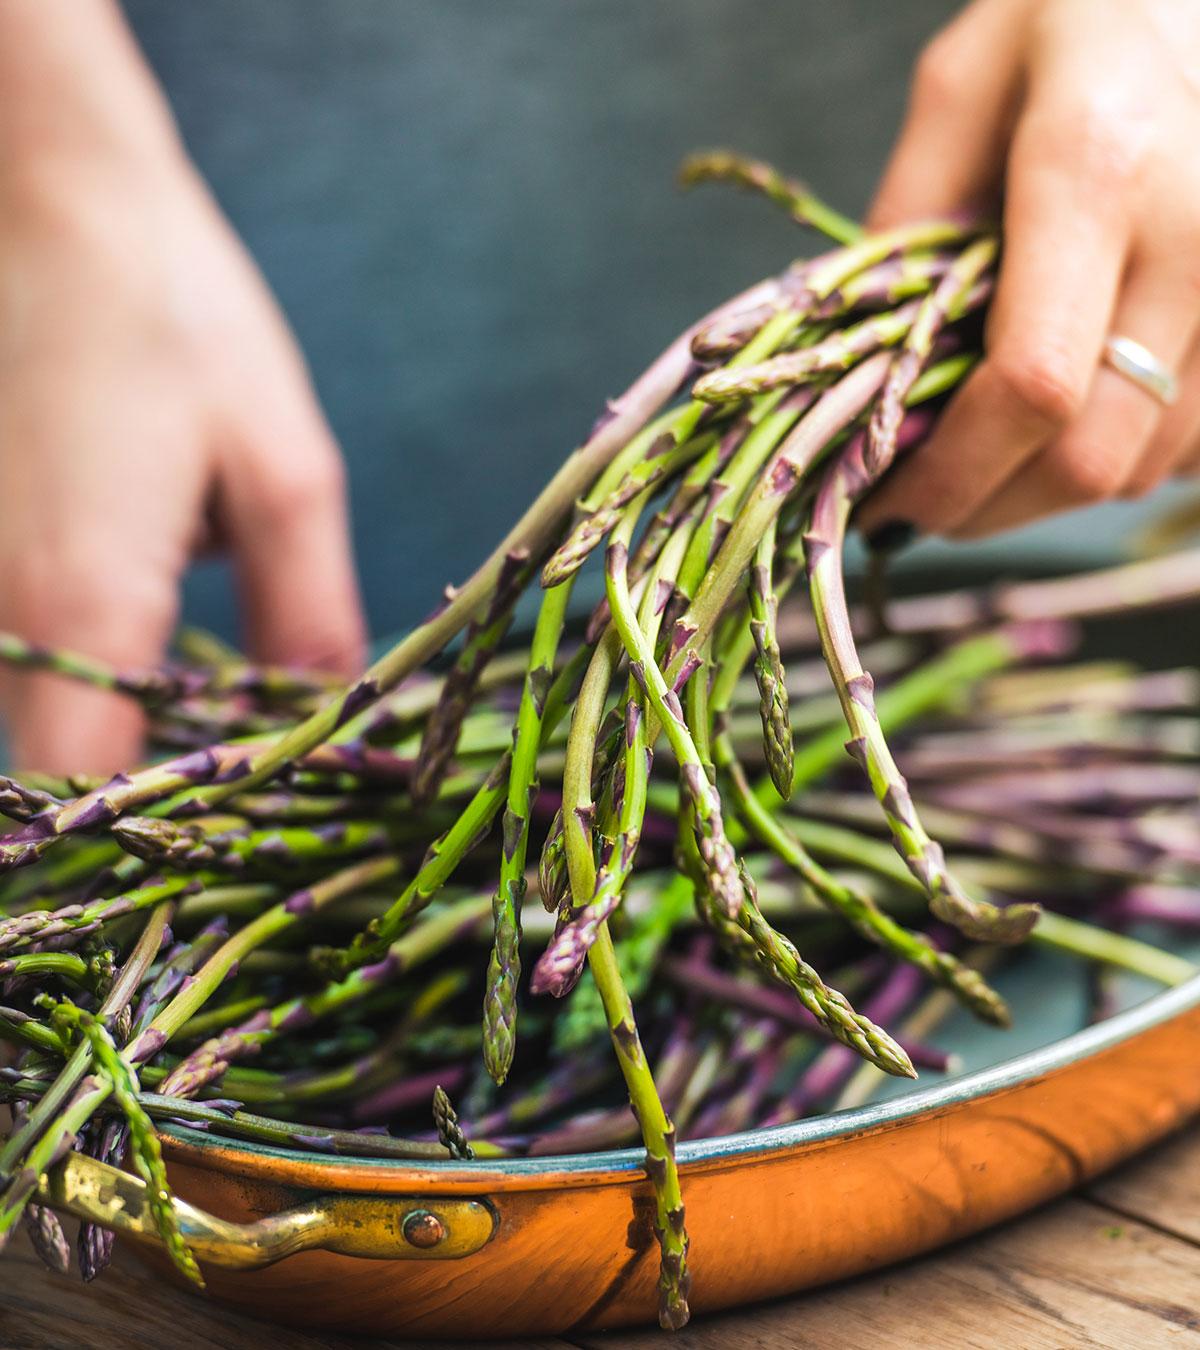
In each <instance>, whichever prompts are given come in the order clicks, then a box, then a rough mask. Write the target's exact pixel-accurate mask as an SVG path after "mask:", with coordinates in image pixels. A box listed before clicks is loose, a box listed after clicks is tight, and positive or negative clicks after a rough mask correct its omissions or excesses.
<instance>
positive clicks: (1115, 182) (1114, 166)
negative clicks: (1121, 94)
mask: <svg viewBox="0 0 1200 1350" xmlns="http://www.w3.org/2000/svg"><path fill="white" fill-rule="evenodd" d="M1152 127H1153V117H1152V115H1151V114H1150V112H1149V110H1148V109H1145V108H1143V107H1142V106H1141V104H1140V103H1137V102H1134V101H1131V100H1129V99H1127V98H1118V97H1116V96H1115V95H1114V94H1113V93H1112V92H1111V91H1110V90H1109V89H1106V88H1104V87H1100V88H1098V89H1096V90H1095V91H1094V92H1093V93H1092V94H1091V95H1090V96H1088V97H1086V98H1083V99H1080V100H1079V101H1078V102H1076V103H1075V105H1074V106H1073V107H1071V108H1070V109H1068V110H1067V111H1065V112H1062V113H1060V114H1058V116H1057V117H1056V119H1055V120H1054V122H1053V123H1052V124H1049V125H1046V124H1043V125H1042V126H1041V127H1040V128H1039V132H1040V134H1041V136H1042V138H1043V143H1044V146H1045V148H1046V150H1047V152H1048V153H1049V154H1050V155H1051V157H1053V158H1054V159H1056V160H1058V161H1059V162H1061V163H1063V164H1064V165H1068V166H1069V167H1070V170H1071V172H1072V174H1073V175H1074V176H1075V177H1076V178H1079V179H1082V180H1083V181H1085V182H1089V183H1096V184H1101V185H1103V188H1104V191H1105V193H1106V194H1108V195H1109V199H1110V200H1117V199H1119V194H1120V193H1121V191H1122V190H1123V189H1125V188H1127V187H1128V186H1129V185H1130V184H1131V183H1132V182H1133V181H1134V180H1135V179H1136V178H1137V176H1138V174H1139V172H1140V171H1141V168H1142V165H1143V163H1144V162H1145V160H1146V157H1147V154H1148V152H1149V148H1150V145H1151V143H1152V135H1151V132H1152Z"/></svg>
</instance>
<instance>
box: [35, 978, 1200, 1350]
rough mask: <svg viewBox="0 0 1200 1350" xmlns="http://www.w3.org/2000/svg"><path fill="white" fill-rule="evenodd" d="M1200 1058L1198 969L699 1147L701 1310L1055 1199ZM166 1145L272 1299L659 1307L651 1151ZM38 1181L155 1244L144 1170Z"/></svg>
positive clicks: (221, 1233)
mask: <svg viewBox="0 0 1200 1350" xmlns="http://www.w3.org/2000/svg"><path fill="white" fill-rule="evenodd" d="M1197 1063H1200V976H1198V977H1196V978H1194V979H1192V980H1189V981H1188V982H1187V983H1186V984H1184V985H1181V986H1179V987H1178V988H1176V989H1173V990H1171V991H1169V992H1167V993H1163V994H1159V995H1157V996H1155V997H1153V998H1151V999H1149V1000H1147V1001H1146V1002H1145V1003H1143V1004H1141V1005H1139V1006H1138V1007H1136V1008H1132V1009H1130V1010H1129V1011H1127V1012H1124V1013H1121V1014H1119V1015H1118V1016H1116V1017H1114V1018H1112V1019H1110V1020H1109V1021H1106V1022H1104V1023H1102V1024H1100V1025H1098V1026H1094V1027H1091V1028H1089V1029H1087V1030H1085V1031H1081V1032H1078V1033H1076V1034H1074V1035H1071V1036H1068V1037H1066V1038H1064V1039H1062V1040H1060V1041H1057V1042H1055V1043H1054V1044H1053V1045H1051V1046H1049V1047H1047V1048H1045V1049H1042V1050H1037V1051H1034V1052H1032V1053H1030V1054H1025V1055H1022V1056H1020V1057H1019V1058H1016V1059H1012V1060H1009V1061H1008V1062H1007V1063H1004V1064H1001V1065H998V1066H996V1067H994V1068H990V1069H985V1070H983V1071H981V1072H978V1073H973V1074H970V1075H967V1076H965V1077H962V1078H959V1079H957V1080H955V1081H952V1082H949V1083H945V1084H943V1085H940V1086H937V1087H932V1088H928V1089H924V1090H920V1091H915V1092H912V1093H909V1094H907V1095H905V1096H902V1097H897V1098H893V1099H892V1100H890V1101H886V1102H883V1103H880V1104H878V1105H872V1106H866V1107H863V1108H861V1109H857V1110H853V1111H843V1112H839V1113H836V1114H834V1115H830V1116H825V1117H822V1118H819V1119H813V1120H805V1121H800V1122H798V1123H796V1124H792V1125H787V1126H783V1127H781V1128H778V1129H770V1130H756V1131H750V1132H748V1133H745V1134H739V1135H733V1136H729V1137H727V1138H721V1139H706V1140H697V1141H694V1142H687V1143H683V1144H681V1145H680V1148H679V1158H680V1163H681V1171H682V1173H683V1181H684V1195H685V1199H686V1202H687V1219H688V1229H689V1231H690V1233H691V1235H692V1255H693V1268H694V1270H695V1284H694V1287H693V1291H692V1299H691V1302H692V1307H693V1309H694V1310H695V1311H696V1312H699V1313H704V1312H711V1311H714V1310H715V1309H718V1308H728V1307H730V1306H732V1305H735V1304H739V1303H746V1302H750V1301H752V1300H755V1299H763V1298H770V1297H772V1296H775V1295H780V1294H786V1293H791V1292H794V1291H796V1290H800V1289H806V1288H812V1287H813V1286H816V1285H821V1284H825V1283H827V1282H829V1281H832V1280H837V1279H841V1278H843V1277H845V1276H848V1275H855V1274H859V1273H861V1272H864V1271H869V1270H874V1269H877V1268H879V1267H881V1266H886V1265H887V1264H889V1263H890V1262H894V1261H899V1260H901V1259H902V1258H905V1257H909V1256H914V1255H916V1254H918V1253H921V1252H927V1251H930V1250H932V1249H933V1248H936V1247H939V1246H941V1245H942V1244H944V1243H947V1242H951V1241H954V1240H955V1239H957V1238H961V1237H965V1236H967V1235H968V1234H970V1233H974V1232H977V1231H978V1230H979V1229H981V1228H986V1227H987V1226H988V1225H989V1224H994V1223H998V1222H1000V1221H1001V1220H1003V1219H1007V1218H1010V1217H1012V1216H1013V1215H1016V1214H1019V1213H1021V1212H1022V1211H1023V1210H1027V1209H1029V1208H1030V1207H1031V1206H1034V1205H1038V1204H1041V1203H1042V1202H1044V1201H1046V1200H1049V1199H1050V1198H1052V1197H1053V1196H1056V1195H1059V1194H1061V1193H1062V1192H1064V1191H1066V1190H1069V1189H1070V1188H1071V1187H1074V1186H1078V1185H1079V1184H1080V1183H1081V1182H1084V1181H1086V1180H1087V1179H1088V1178H1090V1177H1093V1176H1095V1175H1096V1174H1097V1173H1099V1172H1102V1171H1104V1169H1105V1168H1108V1167H1111V1166H1113V1165H1114V1164H1115V1163H1118V1162H1120V1161H1121V1160H1122V1159H1124V1158H1127V1157H1129V1156H1130V1155H1131V1154H1133V1153H1135V1152H1137V1151H1138V1150H1139V1149H1142V1148H1145V1147H1146V1146H1147V1145H1148V1144H1150V1143H1152V1142H1153V1141H1154V1140H1156V1139H1158V1138H1160V1137H1161V1136H1163V1135H1165V1134H1167V1133H1168V1132H1169V1131H1171V1130H1173V1129H1175V1128H1176V1127H1177V1126H1178V1125H1180V1124H1182V1123H1183V1122H1184V1121H1185V1120H1186V1119H1187V1118H1188V1117H1190V1116H1191V1115H1193V1114H1194V1113H1196V1112H1197V1111H1200V1075H1198V1074H1197V1073H1196V1072H1195V1069H1194V1066H1195V1065H1196V1064H1197ZM165 1142H166V1146H167V1152H168V1156H169V1158H170V1163H171V1174H172V1178H173V1181H174V1184H175V1186H176V1187H177V1189H178V1193H179V1195H180V1196H181V1197H182V1200H181V1203H180V1208H181V1210H182V1211H183V1222H184V1227H185V1229H186V1231H187V1233H188V1235H189V1239H190V1240H191V1241H192V1242H193V1243H194V1246H195V1249H196V1251H197V1254H198V1255H199V1256H200V1258H201V1263H202V1265H203V1267H204V1271H205V1275H206V1277H207V1280H208V1286H209V1289H210V1291H211V1293H212V1295H213V1296H214V1297H216V1298H218V1299H221V1300H223V1301H225V1302H228V1303H232V1304H235V1305H237V1306H238V1307H241V1308H244V1309H246V1310H248V1311H251V1312H253V1313H254V1314H256V1315H258V1316H261V1317H267V1318H273V1319H275V1320H278V1321H281V1322H291V1323H295V1324H298V1325H303V1326H305V1327H336V1328H339V1329H341V1330H345V1331H355V1332H367V1333H372V1334H374V1335H377V1336H405V1335H407V1336H423V1337H431V1336H433V1337H437V1336H444V1337H464V1338H468V1339H470V1340H472V1341H478V1340H482V1339H485V1338H487V1337H493V1336H497V1337H498V1336H528V1335H537V1334H548V1333H554V1332H565V1331H568V1330H572V1329H575V1330H578V1329H582V1328H588V1329H594V1328H602V1327H616V1326H626V1325H631V1324H636V1323H649V1322H652V1321H653V1320H654V1318H655V1315H656V1293H655V1279H656V1266H657V1261H656V1250H655V1243H654V1237H653V1233H652V1230H651V1219H652V1201H651V1195H650V1191H649V1188H648V1186H647V1183H646V1181H645V1179H644V1176H643V1173H642V1168H641V1161H642V1159H641V1153H640V1152H639V1151H636V1150H632V1149H631V1150H624V1151H620V1152H608V1153H594V1154H587V1155H581V1156H575V1157H567V1158H536V1159H512V1160H505V1161H499V1162H495V1161H486V1162H484V1161H480V1162H474V1163H462V1162H445V1163H434V1164H428V1163H422V1164H420V1165H413V1164H409V1163H397V1162H394V1161H382V1160H378V1159H353V1158H344V1157H329V1156H327V1155H321V1154H315V1153H303V1152H298V1151H287V1150H283V1149H274V1148H269V1147H261V1146H254V1145H242V1144H239V1145H231V1144H229V1143H226V1142H221V1141H217V1140H214V1139H210V1138H207V1137H205V1136H204V1135H203V1134H200V1133H198V1132H195V1131H191V1130H187V1129H184V1128H177V1129H175V1128H173V1129H170V1130H168V1131H167V1134H166V1141H165ZM42 1197H43V1199H45V1200H47V1201H48V1202H50V1203H52V1204H54V1205H55V1206H56V1207H57V1208H59V1209H63V1210H68V1211H70V1212H72V1213H74V1214H76V1215H79V1216H81V1217H92V1218H95V1217H98V1216H100V1215H101V1214H103V1215H106V1216H107V1218H106V1221H107V1222H109V1223H110V1226H114V1227H116V1228H117V1229H118V1231H119V1232H121V1233H123V1234H125V1235H126V1236H129V1237H132V1238H135V1239H138V1240H141V1241H144V1242H146V1243H147V1244H151V1245H150V1246H148V1247H147V1252H148V1254H149V1253H150V1252H151V1251H152V1244H153V1241H154V1239H153V1225H152V1223H151V1221H150V1220H149V1217H148V1212H147V1208H146V1204H145V1194H144V1188H143V1187H142V1186H141V1183H140V1182H137V1181H136V1180H134V1179H133V1178H130V1177H127V1176H125V1175H124V1174H122V1173H119V1172H116V1171H115V1170H114V1169H112V1168H107V1167H105V1166H104V1165H103V1164H100V1163H97V1162H95V1161H93V1160H90V1159H87V1158H84V1157H82V1156H80V1155H78V1154H73V1155H71V1156H70V1157H69V1158H68V1159H67V1160H66V1161H65V1162H64V1163H63V1164H61V1165H60V1166H59V1167H58V1168H57V1169H56V1170H55V1171H54V1172H53V1173H52V1174H51V1175H49V1176H48V1177H47V1178H46V1179H45V1181H44V1184H43V1187H42ZM114 1197H116V1198H118V1199H119V1200H120V1202H121V1203H120V1206H119V1207H118V1209H117V1212H116V1216H115V1218H114V1217H113V1207H112V1203H111V1202H112V1200H113V1198H114ZM193 1206H195V1207H196V1208H193ZM200 1207H202V1208H200ZM154 1259H155V1260H156V1261H161V1258H160V1257H157V1256H156V1257H155V1258H154Z"/></svg>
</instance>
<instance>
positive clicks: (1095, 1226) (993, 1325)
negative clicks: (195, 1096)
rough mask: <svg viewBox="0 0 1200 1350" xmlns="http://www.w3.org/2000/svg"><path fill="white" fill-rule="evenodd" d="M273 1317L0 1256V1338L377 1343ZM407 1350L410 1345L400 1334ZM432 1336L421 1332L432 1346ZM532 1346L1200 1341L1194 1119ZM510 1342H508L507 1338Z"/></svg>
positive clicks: (77, 1344)
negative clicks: (1127, 1159)
mask: <svg viewBox="0 0 1200 1350" xmlns="http://www.w3.org/2000/svg"><path fill="white" fill-rule="evenodd" d="M392 1344H394V1343H393V1342H383V1341H373V1340H355V1339H346V1338H343V1337H337V1336H322V1335H308V1334H305V1333H304V1332H302V1331H293V1330H290V1329H284V1330H280V1329H279V1328H276V1327H270V1326H267V1325H265V1324H264V1323H262V1322H256V1321H254V1320H252V1319H251V1318H247V1317H240V1316H237V1315H236V1314H234V1313H231V1312H227V1311H225V1310H224V1309H222V1308H218V1307H216V1306H214V1305H212V1304H208V1303H205V1302H203V1301H201V1300H200V1299H198V1298H194V1297H192V1296H190V1295H187V1294H183V1293H177V1292H175V1291H174V1290H171V1289H168V1288H166V1287H164V1286H161V1285H156V1284H151V1283H149V1281H148V1280H147V1279H146V1278H145V1276H144V1275H143V1273H142V1271H141V1269H140V1268H139V1267H138V1265H137V1264H136V1262H135V1261H133V1260H132V1259H130V1258H128V1257H124V1258H119V1260H118V1262H117V1264H116V1266H115V1268H114V1269H113V1270H111V1271H110V1272H109V1273H108V1274H107V1275H106V1276H105V1277H104V1278H103V1279H102V1280H100V1281H98V1282H97V1283H96V1284H94V1285H91V1286H87V1287H85V1286H83V1285H80V1284H78V1283H77V1282H74V1281H71V1280H67V1279H63V1278H62V1277H59V1276H56V1275H53V1274H51V1273H50V1272H49V1271H47V1270H45V1269H44V1268H43V1267H41V1266H40V1265H39V1264H38V1263H37V1261H36V1260H35V1258H34V1257H33V1255H32V1253H31V1252H30V1251H29V1248H28V1247H27V1246H26V1245H24V1243H23V1241H22V1242H21V1243H19V1244H17V1245H16V1248H15V1250H14V1251H11V1252H9V1253H6V1254H5V1256H4V1258H3V1259H2V1261H0V1348H2V1350H67V1347H70V1348H71V1350H80V1348H82V1350H164V1347H166V1348H167V1350H273V1348H274V1347H279V1348H280V1350H282V1348H284V1347H286V1350H386V1347H387V1346H390V1345H392ZM405 1344H407V1346H408V1347H410V1350H411V1348H412V1347H413V1346H415V1345H416V1344H417V1343H415V1342H407V1343H405ZM433 1344H434V1343H432V1342H421V1343H420V1346H421V1347H423V1348H424V1350H433ZM525 1344H526V1345H527V1346H528V1347H530V1350H577V1348H578V1347H586V1348H587V1350H619V1348H620V1347H629V1350H654V1348H655V1347H662V1346H663V1345H670V1344H674V1345H677V1346H680V1347H688V1348H689V1350H784V1347H793V1346H798V1345H820V1346H822V1347H825V1350H877V1347H881V1346H886V1347H888V1350H903V1347H907V1346H912V1347H918V1346H919V1347H930V1348H931V1350H938V1348H939V1347H943V1346H953V1347H955V1350H970V1348H972V1347H979V1350H1009V1348H1010V1347H1011V1348H1012V1350H1062V1348H1063V1347H1071V1348H1072V1350H1074V1347H1089V1346H1105V1347H1113V1348H1114V1350H1130V1348H1131V1347H1137V1350H1153V1347H1156V1346H1172V1347H1185V1346H1192V1345H1195V1346H1200V1127H1195V1126H1194V1127H1192V1128H1191V1129H1190V1130H1188V1131H1187V1132H1186V1133H1185V1134H1183V1135H1181V1136H1179V1137H1178V1138H1176V1139H1174V1140H1172V1141H1170V1142H1169V1143H1167V1144H1164V1145H1162V1146H1161V1147H1160V1148H1158V1149H1157V1150H1156V1151H1155V1152H1153V1153H1151V1154H1149V1155H1147V1156H1146V1157H1145V1158H1143V1159H1141V1160H1140V1161H1137V1162H1135V1163H1132V1164H1130V1165H1129V1166H1128V1167H1126V1168H1125V1169H1124V1170H1122V1171H1120V1172H1117V1173H1114V1174H1113V1175H1112V1176H1110V1177H1106V1178H1104V1179H1103V1180H1101V1181H1099V1182H1097V1183H1096V1184H1095V1185H1093V1186H1091V1187H1090V1188H1088V1189H1087V1190H1086V1191H1084V1192H1083V1193H1081V1194H1079V1195H1076V1196H1073V1197H1071V1198H1070V1199H1067V1200H1062V1201H1059V1202H1058V1203H1057V1204H1054V1205H1051V1206H1049V1207H1048V1208H1046V1209H1044V1210H1042V1211H1040V1212H1038V1213H1036V1214H1034V1215H1032V1216H1030V1217H1028V1218H1025V1219H1022V1220H1018V1221H1016V1222H1014V1223H1011V1224H1007V1225H1005V1226H1004V1227H1003V1228H999V1229H996V1230H994V1231H993V1232H991V1233H988V1234H985V1235H984V1236H982V1237H979V1238H976V1239H974V1240H973V1241H970V1242H965V1243H962V1244H961V1245H959V1246H958V1247H954V1248H952V1249H949V1250H947V1251H945V1252H942V1253H939V1254H935V1255H933V1256H929V1257H926V1258H924V1259H923V1260H920V1261H914V1262H912V1263H911V1264H910V1265H907V1266H902V1267H897V1268H895V1269H892V1270H887V1271H884V1272H883V1273H881V1274H879V1275H875V1276H871V1277H864V1278H861V1279H858V1280H854V1281H852V1282H851V1283H848V1284H844V1285H841V1286H839V1287H837V1288H834V1289H831V1290H828V1291H825V1292H822V1293H818V1294H811V1295H809V1296H807V1297H803V1298H795V1299H788V1300H786V1301H783V1302H780V1303H774V1304H770V1305H766V1306H760V1307H757V1308H753V1309H750V1310H745V1311H742V1312H739V1313H736V1314H724V1315H721V1316H716V1317H708V1318H699V1319H697V1321H696V1322H695V1323H694V1324H693V1325H692V1326H691V1327H689V1328H688V1329H687V1330H686V1331H685V1332H683V1333H681V1334H680V1335H679V1336H678V1337H676V1338H675V1339H674V1340H673V1341H669V1340H667V1339H665V1338H664V1337H663V1336H662V1335H661V1334H660V1333H654V1332H612V1333H609V1334H607V1335H591V1334H580V1335H572V1336H568V1337H565V1338H560V1337H549V1338H546V1339H544V1340H540V1341H536V1342H526V1343H525ZM508 1350H513V1344H512V1343H510V1344H509V1346H508Z"/></svg>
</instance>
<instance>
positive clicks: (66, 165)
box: [0, 10, 363, 771]
mask: <svg viewBox="0 0 1200 1350" xmlns="http://www.w3.org/2000/svg"><path fill="white" fill-rule="evenodd" d="M75 13H76V14H79V13H81V11H79V10H77V11H75ZM0 116H2V114H0ZM26 130H28V124H26V126H25V128H23V130H22V135H23V134H24V131H26ZM14 141H15V143H16V144H17V152H16V153H13V154H11V155H9V156H7V157H6V163H5V168H4V171H3V173H2V174H0V577H2V578H3V584H0V627H2V628H6V629H11V630H13V631H15V632H17V633H19V634H20V635H21V636H23V637H27V638H30V639H32V640H33V641H35V642H40V643H46V644H50V645H62V646H68V647H71V648H73V649H75V650H78V651H81V652H84V653H87V654H90V655H93V656H97V657H101V658H105V659H108V660H110V661H113V662H114V663H117V664H121V665H140V664H145V663H151V662H154V661H156V660H157V659H158V658H160V657H161V655H162V653H163V650H164V647H165V644H166V643H167V641H168V639H169V637H170V634H171V631H172V628H173V627H174V625H175V622H176V619H177V614H178V585H179V581H180V578H181V576H182V574H183V572H184V569H185V568H186V566H187V564H188V561H189V559H190V558H191V557H192V556H193V555H194V554H195V553H197V552H198V551H199V550H202V549H211V548H213V547H227V548H228V549H229V550H230V552H231V554H232V557H233V561H234V565H235V571H236V575H237V580H238V586H239V592H240V597H241V602H242V607H243V611H244V619H245V625H246V630H247V638H248V642H249V645H250V646H251V649H252V651H253V653H254V654H255V655H256V656H258V657H261V658H263V659H268V660H272V661H278V662H285V663H294V664H309V663H321V664H324V665H327V666H334V667H338V668H344V669H346V670H347V671H349V670H350V669H351V668H353V667H354V666H356V665H357V664H358V663H359V660H360V654H361V651H362V647H363V624H362V618H361V614H360V609H359V600H358V593H357V586H356V581H355V577H354V571H353V563H352V559H351V553H350V547H349V542H348V528H347V515H346V507H345V492H344V485H343V477H342V467H341V462H340V458H339V455H338V452H337V448H336V446H335V443H334V441H333V438H332V435H331V433H330V431H329V429H328V427H327V425H326V423H325V421H324V419H323V417H322V415H321V412H320V409H319V407H318V405H317V402H316V399H315V397H314V394H313V392H312V389H311V387H310V385H309V381H308V378H307V375H306V373H305V369H304V365H303V361H302V359H301V357H300V355H299V352H298V351H297V349H296V346H295V344H294V342H293V340H292V338H291V336H290V334H289V332H288V329H287V325H286V323H285V321H284V319H283V317H282V315H281V314H280V312H279V311H278V309H277V307H276V305H275V303H274V301H273V300H272V298H271V296H270V295H269V293H268V291H267V288H266V286H265V284H264V283H263V281H262V279H261V277H260V276H259V274H258V272H257V271H256V269H255V267H254V266H253V264H252V262H251V261H250V259H249V257H248V256H247V255H246V253H245V252H244V250H243V249H242V247H241V245H240V244H239V242H238V241H237V240H236V238H235V237H234V235H233V233H232V231H231V230H230V228H229V226H228V225H227V224H226V222H225V221H224V219H223V218H222V216H221V214H220V212H219V211H218V209H217V207H216V205H215V203H214V202H213V201H212V199H211V198H210V196H209V195H208V193H207V191H206V189H205V188H204V186H203V184H202V183H201V182H200V181H199V178H198V176H197V175H196V174H195V172H194V171H193V169H192V168H191V166H190V165H189V164H188V163H187V161H186V158H185V156H184V155H183V153H182V151H181V150H180V149H179V147H178V144H177V142H175V141H174V138H173V137H172V136H166V135H164V136H161V137H156V138H150V139H147V138H145V137H142V138H140V139H139V138H134V137H131V138H129V141H128V142H126V141H125V139H124V138H123V137H122V135H121V134H120V133H119V132H117V133H116V134H113V135H112V136H110V137H109V138H107V139H106V141H105V142H104V144H102V145H97V144H96V143H95V142H94V140H92V139H91V138H90V137H89V138H88V143H87V144H86V146H82V145H80V144H78V143H77V142H76V141H75V139H73V137H72V136H69V135H60V134H59V130H58V129H56V128H52V129H51V130H50V131H49V132H48V133H46V132H45V131H44V130H39V134H38V135H37V136H36V137H34V141H35V144H34V145H29V144H28V143H27V142H25V141H23V140H22V136H21V135H17V136H16V137H15V138H14ZM11 144H12V142H10V146H11ZM6 148H10V147H6ZM26 151H28V153H25V152H26ZM0 701H2V706H3V711H4V713H5V714H6V721H7V724H8V727H9V730H10V740H11V751H12V756H13V759H14V760H15V762H16V763H17V764H18V765H24V766H30V767H37V768H42V769H47V770H52V771H66V770H92V771H105V770H111V769H115V768H118V767H126V766H128V765H129V764H130V763H132V762H133V761H134V760H135V759H136V758H137V754H138V749H139V744H140V735H141V721H140V717H139V715H138V713H137V710H136V709H132V708H130V707H129V706H128V705H127V704H125V703H124V702H120V703H118V701H117V700H116V699H115V698H113V697H112V696H110V695H107V694H104V693H99V692H97V691H95V690H91V689H84V688H79V687H76V686H74V685H71V684H68V683H67V682H65V681H63V680H62V679H60V678H59V677H57V676H53V675H36V676H27V675H22V676H16V675H10V676H6V677H5V679H4V681H3V683H2V685H0Z"/></svg>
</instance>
